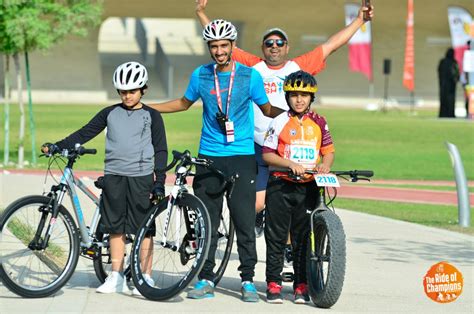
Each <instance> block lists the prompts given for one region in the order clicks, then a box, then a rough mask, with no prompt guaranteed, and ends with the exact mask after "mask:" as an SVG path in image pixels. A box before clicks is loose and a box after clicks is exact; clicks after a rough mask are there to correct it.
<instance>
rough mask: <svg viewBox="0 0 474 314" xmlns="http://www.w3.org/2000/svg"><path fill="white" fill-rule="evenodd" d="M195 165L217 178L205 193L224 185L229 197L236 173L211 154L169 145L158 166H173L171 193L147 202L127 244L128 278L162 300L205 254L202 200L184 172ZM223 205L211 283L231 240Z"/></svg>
mask: <svg viewBox="0 0 474 314" xmlns="http://www.w3.org/2000/svg"><path fill="white" fill-rule="evenodd" d="M196 165H199V166H203V167H206V168H208V169H209V170H211V171H212V172H214V173H216V174H218V176H219V177H220V178H221V180H222V183H221V186H220V187H219V188H218V190H217V191H208V193H210V194H220V193H222V192H224V191H226V194H227V197H228V198H230V197H231V195H232V190H233V186H234V182H235V180H237V178H238V174H233V175H231V176H229V177H227V176H225V175H224V174H223V173H222V172H221V171H220V170H219V169H217V168H215V167H213V166H212V161H211V160H208V159H204V158H195V157H192V156H191V154H190V152H189V151H185V152H183V153H180V152H177V151H173V161H172V162H171V163H170V164H169V165H168V166H167V167H166V168H165V169H162V170H161V171H168V170H170V169H172V168H173V167H175V174H176V179H175V183H174V185H173V187H172V189H171V193H170V194H169V195H168V196H167V197H166V198H164V199H163V200H161V201H160V202H158V203H157V204H156V205H155V206H153V207H152V209H151V210H150V212H149V213H148V216H147V218H145V220H144V221H143V222H142V224H141V225H140V227H139V229H138V231H137V235H136V238H135V241H134V243H133V246H132V254H131V268H132V278H133V282H134V284H135V287H136V288H137V289H138V291H140V293H141V294H142V295H143V296H144V297H146V298H148V299H150V300H155V301H160V300H166V299H170V298H173V297H174V296H176V295H177V294H179V293H180V292H181V291H182V290H183V289H185V288H186V287H187V286H188V284H189V283H190V282H191V281H192V280H193V279H194V277H195V275H196V274H198V273H199V271H200V270H201V268H202V266H203V265H204V262H205V260H206V258H207V253H208V250H209V246H210V241H211V227H210V218H209V214H208V212H207V209H206V206H205V205H204V203H203V202H202V201H201V200H200V199H199V198H198V197H196V196H194V195H193V194H191V193H190V192H189V190H188V188H187V185H186V184H187V182H186V178H187V177H189V176H193V175H194V172H193V167H194V166H196ZM227 211H228V210H226V211H223V214H222V215H221V223H220V226H219V230H218V237H219V239H218V248H217V252H216V267H217V271H216V280H215V282H216V283H217V282H218V281H219V280H220V279H221V278H222V275H223V274H224V271H225V268H226V266H227V263H228V261H229V257H230V254H231V250H232V244H233V237H234V226H233V224H232V221H231V220H230V217H229V215H228V212H227ZM148 239H151V241H150V240H148ZM149 242H152V244H151V245H150V244H149ZM145 274H146V275H148V276H149V277H145V276H144V275H145ZM150 279H151V280H150Z"/></svg>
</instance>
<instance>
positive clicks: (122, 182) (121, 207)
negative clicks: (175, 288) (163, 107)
mask: <svg viewBox="0 0 474 314" xmlns="http://www.w3.org/2000/svg"><path fill="white" fill-rule="evenodd" d="M147 80H148V73H147V70H146V68H145V67H144V66H143V65H141V64H139V63H137V62H126V63H124V64H121V65H120V66H118V67H117V69H116V70H115V73H114V76H113V83H114V86H115V88H116V89H117V92H118V94H119V95H120V98H121V100H122V102H121V103H119V104H115V105H112V106H109V107H106V108H104V109H103V110H101V111H100V112H99V113H97V114H96V115H95V117H93V118H92V120H90V121H89V122H88V123H87V124H86V125H84V126H83V127H82V128H81V129H79V130H78V131H76V132H74V133H72V134H71V135H69V136H68V137H66V138H64V139H63V140H61V141H59V142H56V143H55V144H50V143H46V144H44V145H43V147H42V151H43V152H44V153H47V152H48V151H49V152H50V153H54V151H57V150H62V149H68V148H73V147H74V145H75V144H76V143H79V144H84V143H86V142H88V141H89V140H91V139H92V138H94V137H95V136H97V135H98V134H99V133H101V132H102V131H103V130H104V129H105V128H106V127H107V134H106V140H105V168H104V187H103V190H102V199H101V221H102V224H101V229H102V230H101V231H103V232H104V233H109V234H110V254H111V259H112V273H111V274H110V275H109V276H108V277H107V279H106V281H105V283H104V284H102V285H101V286H100V287H99V288H97V290H96V291H97V292H99V293H114V292H127V291H129V289H128V286H127V281H126V280H125V279H124V276H123V263H124V260H123V257H124V253H125V234H127V233H131V234H134V233H136V231H137V229H138V226H139V224H140V223H141V221H142V220H143V219H144V218H145V214H146V213H147V211H148V209H149V208H150V193H152V196H154V197H155V198H156V197H157V198H161V197H162V196H164V192H165V189H164V183H165V176H166V175H165V174H164V173H158V172H157V169H163V168H165V167H166V163H167V156H168V151H167V144H166V133H165V128H164V124H163V119H162V117H161V114H160V113H159V112H158V111H156V110H153V109H152V108H150V107H148V106H146V105H145V104H143V103H142V102H141V98H142V96H143V94H144V92H145V90H146V89H147V85H146V83H147ZM154 174H155V175H154ZM154 177H155V178H154ZM145 241H147V242H146V243H145V242H144V243H143V246H144V248H147V247H149V248H151V245H152V240H151V237H150V238H147V239H145ZM149 258H151V257H149ZM145 272H146V270H145ZM144 277H145V280H147V281H150V282H149V284H150V285H153V282H152V279H151V278H150V277H149V274H148V275H147V274H145V275H144ZM134 294H139V292H138V290H134Z"/></svg>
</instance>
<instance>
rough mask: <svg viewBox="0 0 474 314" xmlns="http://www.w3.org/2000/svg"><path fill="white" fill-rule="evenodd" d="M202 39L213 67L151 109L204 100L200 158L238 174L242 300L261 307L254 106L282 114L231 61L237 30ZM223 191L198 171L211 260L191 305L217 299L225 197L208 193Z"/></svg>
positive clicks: (214, 28) (235, 209) (221, 26)
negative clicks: (256, 279) (255, 281)
mask: <svg viewBox="0 0 474 314" xmlns="http://www.w3.org/2000/svg"><path fill="white" fill-rule="evenodd" d="M203 39H204V40H205V41H206V42H207V44H208V48H209V53H210V55H211V58H212V59H213V60H214V62H212V63H210V64H206V65H202V66H200V67H198V68H197V69H196V70H194V72H193V74H192V76H191V80H190V82H189V85H188V88H187V90H186V92H185V94H184V97H182V98H179V99H175V100H172V101H169V102H165V103H161V104H153V105H150V106H151V107H152V108H154V109H156V110H158V111H160V112H162V113H166V112H177V111H184V110H187V109H189V107H190V106H191V105H192V104H193V103H194V102H195V101H197V100H198V99H199V98H201V100H202V102H203V116H202V122H203V123H202V132H201V140H200V146H199V157H202V158H208V159H211V160H212V161H213V165H214V166H215V167H216V168H218V169H220V170H221V171H223V172H224V173H225V174H226V175H229V174H233V173H238V174H239V179H238V180H237V182H236V183H235V186H234V190H233V194H232V198H230V199H229V200H228V203H227V205H228V207H229V209H230V215H231V218H232V220H233V222H234V225H235V230H236V235H237V250H238V253H239V259H240V266H239V271H240V273H241V274H240V277H241V279H242V300H244V301H246V302H257V301H258V300H259V298H258V295H257V291H256V289H255V285H254V284H253V277H254V275H255V264H256V263H257V252H256V247H255V233H254V225H255V209H254V207H255V192H256V186H255V177H256V167H255V151H254V144H253V142H254V140H253V129H254V115H253V103H255V104H257V105H258V108H259V109H260V110H261V111H262V112H263V114H264V115H266V116H268V117H276V116H277V115H278V114H280V113H282V112H283V110H281V109H279V108H277V107H273V106H272V105H271V104H270V103H269V102H268V98H267V96H266V94H265V89H264V85H263V80H262V77H261V75H260V74H259V73H258V72H257V71H256V70H254V69H252V68H249V67H247V66H244V65H242V64H240V63H238V62H235V61H233V60H232V59H231V55H232V50H233V49H234V48H235V40H236V39H237V30H236V28H235V27H234V25H232V24H231V23H230V22H228V21H225V20H214V21H212V22H210V23H209V24H208V25H206V27H205V28H204V30H203ZM219 185H220V181H219V178H218V177H217V176H216V175H215V174H214V173H212V172H211V171H209V170H207V169H205V168H203V167H198V168H197V170H196V176H195V177H194V180H193V189H194V193H195V194H196V195H197V196H198V197H199V198H200V199H201V200H202V201H203V202H204V204H205V205H206V207H207V209H208V210H209V214H210V217H211V226H212V239H211V246H210V249H209V255H208V258H207V260H206V262H205V264H204V267H203V269H202V270H201V272H200V274H199V279H200V280H199V281H198V282H197V283H196V285H195V286H194V289H193V290H191V291H189V292H188V297H189V298H193V299H202V298H210V297H213V296H214V283H213V280H214V273H213V269H214V266H215V261H214V260H215V252H216V247H217V236H218V235H217V229H218V227H219V223H220V214H221V211H222V204H223V195H224V194H223V193H222V195H220V196H219V197H216V196H214V195H213V196H212V197H211V196H209V195H208V194H207V193H206V190H211V191H212V190H217V188H218V187H219Z"/></svg>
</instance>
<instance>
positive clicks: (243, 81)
mask: <svg viewBox="0 0 474 314" xmlns="http://www.w3.org/2000/svg"><path fill="white" fill-rule="evenodd" d="M235 71H236V72H235V77H234V85H233V87H232V94H231V99H230V107H229V114H228V116H229V119H230V120H231V121H233V122H234V130H235V140H234V142H231V143H227V141H226V136H225V134H224V133H223V132H222V130H221V129H220V127H219V124H218V123H217V120H216V113H217V112H218V105H217V95H216V88H215V84H214V63H210V64H206V65H202V66H200V67H198V68H197V69H195V70H194V72H193V73H192V75H191V79H190V82H189V85H188V88H187V90H186V93H185V94H184V97H186V99H188V100H190V101H192V102H194V101H196V100H198V99H199V98H201V100H202V102H203V115H202V130H201V141H200V144H199V153H200V154H204V155H208V156H217V157H220V156H222V157H225V156H235V155H252V154H254V153H255V151H254V144H253V142H254V140H253V131H254V115H253V104H252V101H253V102H254V103H256V104H257V105H259V106H261V105H264V104H266V103H267V102H268V98H267V95H266V93H265V88H264V85H263V79H262V76H261V75H260V74H259V73H258V72H257V71H256V70H254V69H253V68H249V67H247V66H245V65H242V64H240V63H238V62H236V69H235ZM230 74H231V71H229V72H217V77H218V79H219V87H220V91H221V97H222V107H223V108H222V111H223V112H224V113H227V112H226V111H227V95H228V90H229V89H228V88H229V81H230Z"/></svg>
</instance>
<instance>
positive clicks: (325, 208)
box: [274, 169, 374, 308]
mask: <svg viewBox="0 0 474 314" xmlns="http://www.w3.org/2000/svg"><path fill="white" fill-rule="evenodd" d="M274 171H278V172H287V173H288V177H292V178H294V179H296V180H299V178H300V177H299V176H297V175H294V174H293V173H292V172H291V171H289V170H288V169H275V170H274ZM305 173H308V174H317V172H316V171H312V170H306V171H305ZM331 173H332V174H334V175H336V176H338V177H341V178H344V179H346V180H350V181H351V182H357V181H359V180H369V178H370V177H372V176H373V175H374V173H373V171H371V170H349V171H331ZM347 177H348V178H347ZM323 180H325V179H324V178H323ZM319 183H320V184H321V185H322V184H323V182H319ZM316 184H317V187H316V191H315V193H318V195H319V196H320V197H319V199H318V202H317V204H316V206H315V207H314V209H313V211H312V212H311V215H310V231H309V235H308V237H307V238H308V239H309V241H307V249H306V257H305V259H306V276H307V280H308V294H309V296H310V298H311V301H312V302H313V303H314V305H316V306H317V307H320V308H330V307H331V306H333V305H334V304H335V303H336V302H337V300H338V299H339V297H340V295H341V292H342V287H343V285H344V277H345V273H346V235H345V232H344V227H343V225H342V222H341V219H340V218H339V216H338V215H337V214H336V212H335V210H334V207H333V206H332V202H333V201H334V200H335V199H336V196H337V190H336V188H335V187H332V189H333V195H330V193H329V191H330V190H329V187H327V186H318V178H316ZM326 196H327V197H328V200H327V199H326ZM282 279H283V281H286V282H291V281H293V273H292V272H284V273H282Z"/></svg>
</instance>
